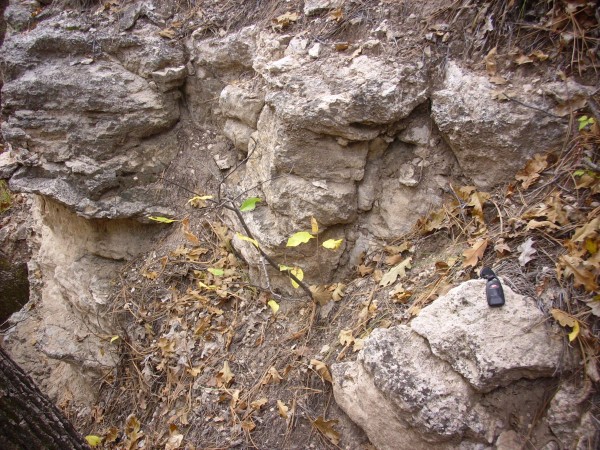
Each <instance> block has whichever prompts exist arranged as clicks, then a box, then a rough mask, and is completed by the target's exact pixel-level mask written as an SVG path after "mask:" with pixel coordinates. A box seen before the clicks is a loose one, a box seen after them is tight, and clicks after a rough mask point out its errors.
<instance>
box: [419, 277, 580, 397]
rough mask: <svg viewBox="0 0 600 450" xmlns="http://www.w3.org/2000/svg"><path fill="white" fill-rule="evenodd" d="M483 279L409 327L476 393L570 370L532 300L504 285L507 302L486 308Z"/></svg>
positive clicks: (456, 291) (569, 362)
mask: <svg viewBox="0 0 600 450" xmlns="http://www.w3.org/2000/svg"><path fill="white" fill-rule="evenodd" d="M484 292H485V281H484V280H473V281H468V282H466V283H463V284H462V285H461V286H460V287H458V288H455V289H452V290H451V291H450V292H448V294H446V295H445V296H444V297H442V298H440V299H438V300H436V301H435V302H434V303H433V304H431V305H430V306H428V307H427V308H424V309H423V310H422V311H421V313H420V314H419V315H418V316H417V317H416V318H415V319H414V320H413V321H412V322H411V328H412V329H413V330H414V331H415V332H416V333H418V334H419V335H421V336H423V337H424V338H425V339H427V342H429V345H430V346H431V351H432V352H433V354H434V355H435V356H437V357H438V358H440V359H443V360H444V361H446V362H448V363H449V364H450V365H451V366H452V367H453V369H454V370H455V371H456V372H458V373H460V374H461V375H462V376H463V377H465V378H466V379H467V380H468V381H469V383H470V384H471V385H472V386H473V387H474V388H475V389H477V390H479V391H483V392H489V391H491V390H493V389H496V388H497V387H498V386H506V385H508V384H510V383H511V382H513V381H515V380H518V379H521V378H530V379H535V378H540V377H549V376H552V375H553V374H554V373H555V371H556V370H557V368H561V369H562V370H572V369H573V368H574V365H573V364H574V362H575V361H574V360H573V359H570V358H569V357H568V356H569V355H568V354H565V351H564V348H563V339H562V337H561V335H560V334H559V333H556V332H553V330H551V329H550V328H549V327H548V326H547V325H546V324H545V316H544V314H543V313H542V312H541V311H540V310H538V309H537V308H536V306H535V303H534V302H533V300H531V299H529V298H527V297H523V296H521V295H518V294H516V293H515V292H514V291H513V290H512V289H510V288H509V287H507V286H504V293H505V297H506V304H505V305H504V306H503V307H502V308H489V307H488V305H487V302H486V300H485V296H484V295H482V294H483V293H484Z"/></svg>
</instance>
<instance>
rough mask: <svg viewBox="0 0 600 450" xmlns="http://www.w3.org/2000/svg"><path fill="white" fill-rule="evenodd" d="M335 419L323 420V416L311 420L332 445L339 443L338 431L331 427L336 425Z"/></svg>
mask: <svg viewBox="0 0 600 450" xmlns="http://www.w3.org/2000/svg"><path fill="white" fill-rule="evenodd" d="M337 423H338V421H337V420H325V419H324V418H323V416H319V417H317V419H316V420H315V421H314V422H312V424H313V425H314V426H315V428H316V429H317V430H319V432H321V433H322V434H323V436H325V437H326V438H327V439H329V441H331V443H333V445H338V444H339V443H340V438H341V436H340V433H338V432H337V431H335V430H334V429H333V426H334V425H337Z"/></svg>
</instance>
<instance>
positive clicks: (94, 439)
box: [85, 434, 102, 447]
mask: <svg viewBox="0 0 600 450" xmlns="http://www.w3.org/2000/svg"><path fill="white" fill-rule="evenodd" d="M85 440H86V441H87V443H88V444H89V445H90V447H96V446H98V445H99V444H100V443H101V442H102V438H101V437H100V436H94V435H93V434H88V435H87V436H86V437H85Z"/></svg>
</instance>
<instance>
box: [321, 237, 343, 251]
mask: <svg viewBox="0 0 600 450" xmlns="http://www.w3.org/2000/svg"><path fill="white" fill-rule="evenodd" d="M343 241H344V240H343V239H337V240H336V239H327V240H326V241H325V242H323V244H322V245H323V247H325V248H327V249H329V250H337V249H338V248H340V245H342V242H343Z"/></svg>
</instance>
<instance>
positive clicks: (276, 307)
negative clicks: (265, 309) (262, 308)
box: [267, 300, 279, 314]
mask: <svg viewBox="0 0 600 450" xmlns="http://www.w3.org/2000/svg"><path fill="white" fill-rule="evenodd" d="M267 305H269V307H270V308H271V311H273V314H277V311H279V303H277V302H276V301H275V300H269V301H268V302H267Z"/></svg>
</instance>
